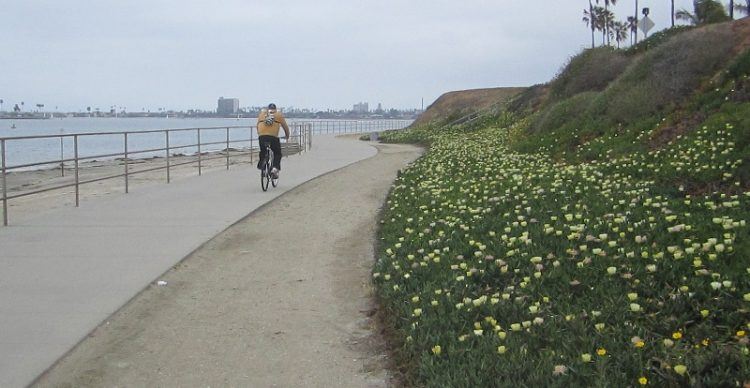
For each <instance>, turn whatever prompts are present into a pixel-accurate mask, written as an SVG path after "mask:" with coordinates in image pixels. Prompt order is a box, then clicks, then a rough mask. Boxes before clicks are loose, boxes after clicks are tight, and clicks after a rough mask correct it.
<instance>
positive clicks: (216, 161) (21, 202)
mask: <svg viewBox="0 0 750 388" xmlns="http://www.w3.org/2000/svg"><path fill="white" fill-rule="evenodd" d="M299 152H300V151H299V150H298V149H296V148H291V147H288V148H286V149H285V150H284V157H285V158H286V157H289V156H294V155H297V154H299ZM201 156H202V158H201V159H202V160H201V173H202V174H205V173H210V172H214V171H217V170H226V169H227V160H226V151H224V150H222V151H217V152H202V153H201ZM204 156H205V157H208V158H207V159H206V158H203V157H204ZM169 160H170V169H169V180H170V182H175V181H179V180H182V179H186V178H190V177H197V176H199V174H198V154H197V153H196V154H193V155H179V154H177V156H171V157H170V158H169ZM251 160H252V162H251ZM257 161H258V151H257V150H252V151H250V150H236V149H231V148H230V155H229V168H230V169H232V168H247V169H248V171H251V172H253V173H254V172H255V168H254V167H253V166H252V163H256V162H257ZM127 165H128V189H129V191H132V190H138V189H140V188H143V187H148V186H152V185H155V184H167V170H166V157H163V156H153V157H148V158H139V159H129V160H128V163H127ZM156 168H160V169H158V170H157V169H156ZM149 170H151V171H149ZM63 173H64V176H63ZM124 173H125V163H124V158H117V159H111V160H92V161H87V162H83V163H81V164H80V165H79V181H80V182H84V181H90V180H96V179H101V178H104V177H112V178H109V179H105V180H100V181H96V182H91V183H81V184H80V185H79V198H80V203H81V206H83V204H84V203H85V202H86V201H87V200H88V199H91V198H102V197H108V196H111V195H118V194H125V177H124V176H122V177H117V175H120V174H124ZM5 179H6V182H7V187H8V188H7V194H8V197H14V196H17V195H22V196H21V197H17V198H10V199H8V218H9V222H8V223H9V225H13V224H14V223H17V222H19V221H23V220H25V219H27V218H30V217H33V216H34V215H35V214H38V213H42V212H44V211H48V210H53V209H57V208H61V207H69V206H75V186H68V187H58V186H65V185H71V184H75V168H74V167H72V166H69V165H68V164H66V166H65V169H64V171H61V169H60V166H59V164H58V166H56V167H50V168H46V169H37V170H23V171H11V172H8V174H7V175H6V177H5ZM0 187H1V186H0ZM56 187H58V188H56ZM38 190H49V191H44V192H41V193H36V194H28V193H31V192H34V191H38ZM1 198H2V193H0V199H1ZM0 203H2V201H1V200H0ZM2 213H3V210H2V206H0V215H2ZM0 227H1V226H0Z"/></svg>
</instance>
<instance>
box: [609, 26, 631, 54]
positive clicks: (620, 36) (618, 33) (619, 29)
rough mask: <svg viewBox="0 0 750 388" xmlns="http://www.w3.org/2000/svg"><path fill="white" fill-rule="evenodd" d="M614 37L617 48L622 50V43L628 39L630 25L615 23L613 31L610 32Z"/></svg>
mask: <svg viewBox="0 0 750 388" xmlns="http://www.w3.org/2000/svg"><path fill="white" fill-rule="evenodd" d="M610 33H611V34H612V37H613V38H614V39H615V42H617V48H620V43H622V42H624V41H625V39H627V38H628V24H627V23H625V22H620V21H617V22H614V23H612V29H611V30H610Z"/></svg>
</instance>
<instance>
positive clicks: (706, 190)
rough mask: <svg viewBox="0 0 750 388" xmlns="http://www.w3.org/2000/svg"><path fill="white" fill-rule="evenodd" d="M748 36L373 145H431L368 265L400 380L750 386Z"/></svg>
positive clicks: (719, 37)
mask: <svg viewBox="0 0 750 388" xmlns="http://www.w3.org/2000/svg"><path fill="white" fill-rule="evenodd" d="M749 41H750V18H748V19H743V20H740V21H735V22H729V23H723V24H716V25H710V26H705V27H700V28H685V27H682V28H675V29H672V30H667V31H663V32H660V33H657V34H654V35H653V36H651V37H650V38H649V39H647V40H645V41H643V42H641V43H640V44H639V45H637V46H635V47H631V48H628V49H623V50H617V49H613V48H596V49H591V50H585V51H584V52H582V53H580V54H578V55H576V56H574V57H573V58H571V60H570V62H569V63H568V64H567V65H566V66H564V67H563V70H562V71H561V72H560V74H558V75H557V77H555V79H553V80H551V81H550V82H549V83H546V84H543V85H537V86H534V87H531V88H528V89H526V90H525V91H523V92H522V93H521V94H519V95H518V96H516V97H515V98H514V99H513V100H512V101H511V102H510V103H509V104H508V105H507V110H505V111H502V112H496V113H495V114H494V115H492V116H491V117H484V118H483V119H482V120H475V121H472V122H466V123H461V124H458V125H453V126H445V125H423V126H412V127H411V128H409V129H407V130H405V131H392V132H388V133H385V134H383V135H382V136H381V138H383V139H385V140H386V141H394V142H399V141H418V142H422V143H425V144H429V150H428V152H427V153H426V154H425V155H424V157H422V158H421V159H419V160H418V161H417V162H416V163H414V164H413V165H412V166H411V167H410V168H408V169H406V170H405V171H403V172H402V173H401V174H400V175H399V178H398V179H397V181H396V182H395V184H394V186H393V190H392V192H391V194H390V195H389V197H388V200H387V203H386V206H385V209H384V213H383V217H382V220H381V230H380V232H379V241H380V243H381V246H380V250H379V252H378V261H377V263H376V265H375V268H374V271H373V281H374V283H375V285H376V290H377V296H378V298H379V301H380V306H381V309H382V311H383V320H384V322H386V323H387V325H388V326H389V332H391V333H393V334H392V342H393V347H394V349H396V354H397V356H398V361H397V362H398V364H399V365H401V366H402V371H403V373H404V376H405V377H404V379H405V380H406V382H407V384H411V385H416V386H430V387H433V386H434V387H442V386H498V385H503V386H513V385H517V386H615V387H620V386H622V387H625V386H647V385H651V386H659V387H681V386H709V387H713V386H749V385H750V275H749V274H750V230H749V229H748V221H750V48H749V47H750V46H749V45H748V42H749ZM448 114H450V113H448ZM453 114H457V113H455V112H453Z"/></svg>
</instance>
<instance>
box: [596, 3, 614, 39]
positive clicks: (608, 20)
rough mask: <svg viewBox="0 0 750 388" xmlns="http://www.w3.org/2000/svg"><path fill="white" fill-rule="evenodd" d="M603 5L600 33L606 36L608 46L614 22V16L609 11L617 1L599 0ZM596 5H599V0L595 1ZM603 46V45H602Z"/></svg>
mask: <svg viewBox="0 0 750 388" xmlns="http://www.w3.org/2000/svg"><path fill="white" fill-rule="evenodd" d="M601 1H602V2H603V3H604V13H603V15H604V16H605V19H604V20H603V21H604V31H602V33H603V34H604V35H606V36H607V45H609V43H610V40H609V36H610V35H611V34H610V29H612V27H613V25H614V21H615V15H614V13H612V12H611V11H610V10H609V6H610V5H617V0H601ZM596 4H599V0H596ZM602 44H603V43H602Z"/></svg>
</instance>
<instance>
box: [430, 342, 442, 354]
mask: <svg viewBox="0 0 750 388" xmlns="http://www.w3.org/2000/svg"><path fill="white" fill-rule="evenodd" d="M441 351H442V349H441V348H440V345H435V346H433V347H432V353H434V354H435V355H436V356H439V355H440V352H441Z"/></svg>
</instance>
